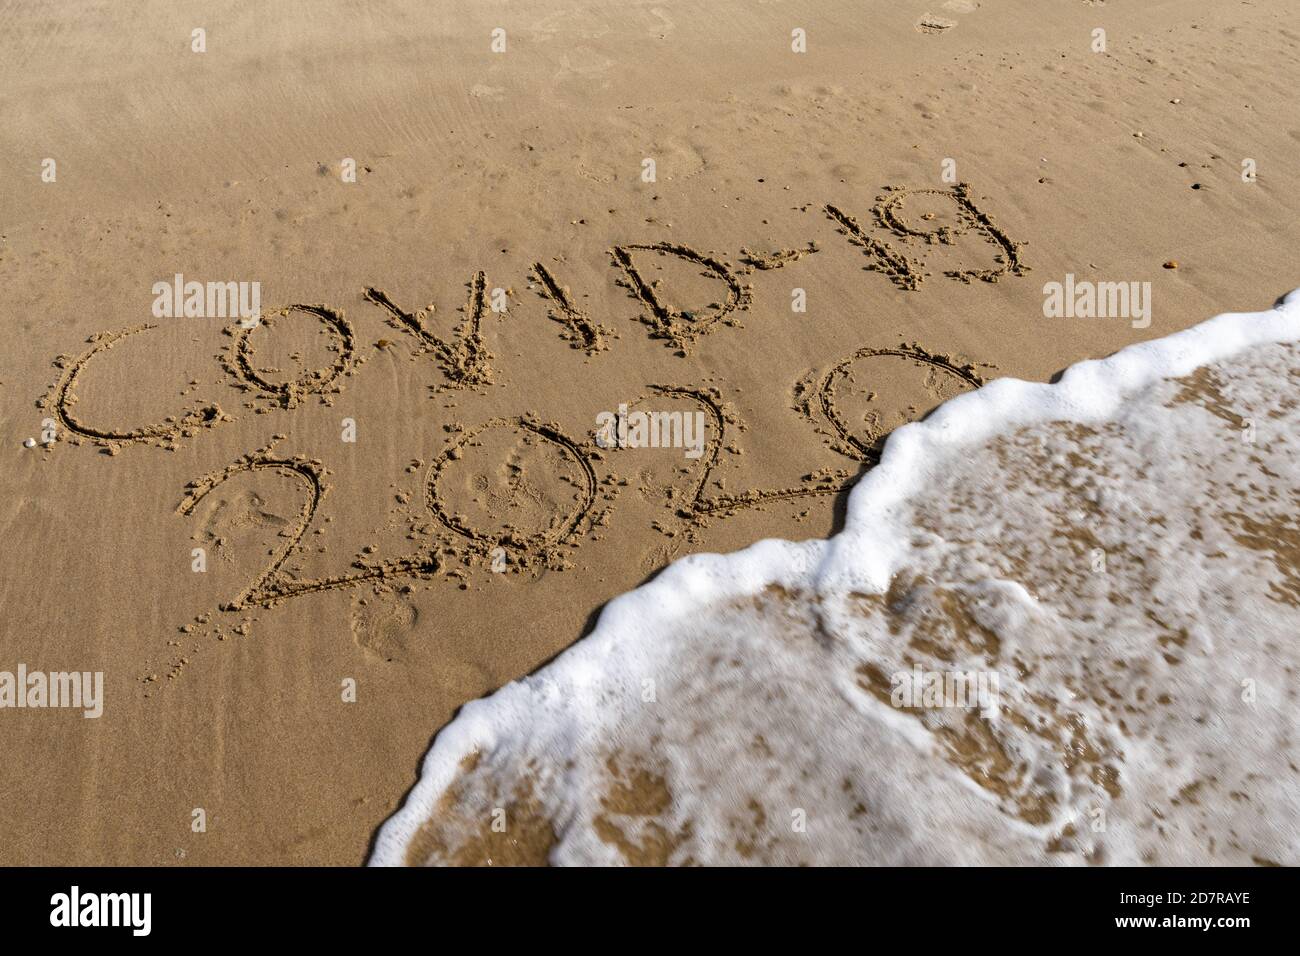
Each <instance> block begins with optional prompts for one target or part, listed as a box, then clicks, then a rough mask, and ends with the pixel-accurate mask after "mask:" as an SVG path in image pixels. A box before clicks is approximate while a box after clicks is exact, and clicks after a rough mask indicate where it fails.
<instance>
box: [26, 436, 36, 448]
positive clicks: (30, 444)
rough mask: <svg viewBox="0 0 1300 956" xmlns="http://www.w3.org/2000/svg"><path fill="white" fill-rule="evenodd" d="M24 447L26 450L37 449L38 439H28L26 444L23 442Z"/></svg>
mask: <svg viewBox="0 0 1300 956" xmlns="http://www.w3.org/2000/svg"><path fill="white" fill-rule="evenodd" d="M23 446H24V447H25V448H35V447H36V439H35V438H29V439H27V440H26V441H25V442H23Z"/></svg>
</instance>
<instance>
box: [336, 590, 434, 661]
mask: <svg viewBox="0 0 1300 956" xmlns="http://www.w3.org/2000/svg"><path fill="white" fill-rule="evenodd" d="M362 600H363V599H361V598H357V599H355V600H354V601H353V602H352V640H353V641H354V642H355V643H356V645H357V647H359V648H361V649H362V650H363V651H365V653H366V657H368V658H370V659H372V660H382V661H389V662H392V661H400V660H402V659H403V658H404V657H405V656H406V652H407V649H408V647H409V644H410V639H411V635H412V634H414V632H415V625H416V622H417V621H418V620H419V619H420V612H419V611H418V610H416V609H415V607H414V605H412V604H409V603H407V602H406V601H404V600H402V599H401V598H399V597H396V596H395V595H394V596H388V597H373V596H372V597H369V598H366V599H364V600H365V603H362Z"/></svg>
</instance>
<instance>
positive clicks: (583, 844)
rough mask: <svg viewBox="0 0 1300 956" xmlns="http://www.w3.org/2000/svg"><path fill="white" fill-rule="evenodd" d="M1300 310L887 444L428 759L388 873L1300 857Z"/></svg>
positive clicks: (998, 396)
mask: <svg viewBox="0 0 1300 956" xmlns="http://www.w3.org/2000/svg"><path fill="white" fill-rule="evenodd" d="M1298 340H1300V292H1297V293H1292V294H1291V295H1290V296H1288V297H1287V298H1286V299H1285V300H1284V301H1283V302H1281V303H1279V304H1278V306H1277V307H1275V308H1274V309H1273V310H1270V311H1268V312H1260V313H1241V314H1228V315H1221V316H1218V317H1216V318H1214V319H1212V320H1210V321H1208V322H1205V323H1202V324H1201V325H1199V326H1196V327H1195V328H1192V329H1188V330H1186V331H1184V332H1180V333H1177V334H1175V335H1172V336H1168V337H1166V338H1163V339H1159V340H1154V341H1151V342H1146V343H1143V344H1140V345H1136V346H1133V347H1130V348H1127V349H1124V350H1123V351H1121V352H1119V353H1116V354H1115V355H1113V356H1110V357H1109V358H1106V359H1103V360H1098V361H1089V362H1083V363H1080V364H1078V365H1075V366H1073V367H1071V368H1070V369H1069V370H1067V371H1066V373H1065V374H1064V375H1063V376H1062V377H1061V378H1060V380H1059V381H1058V382H1056V383H1054V384H1050V385H1049V384H1037V383H1028V382H1021V381H1015V380H1010V379H1002V380H998V381H995V382H993V383H991V384H989V385H987V386H985V387H983V388H981V389H979V390H978V391H975V392H972V393H969V394H966V395H962V396H960V397H958V398H956V399H953V400H952V401H949V402H947V403H946V404H944V405H943V406H941V407H940V408H939V409H937V410H936V411H935V412H934V413H933V414H932V415H930V416H929V417H928V418H927V419H926V420H925V421H923V422H918V423H915V424H911V425H907V426H904V427H903V428H900V429H898V430H897V431H895V432H894V433H893V434H892V435H891V437H890V438H889V441H888V442H887V444H886V447H885V450H884V454H883V457H882V460H881V463H880V464H879V465H878V466H877V467H876V468H874V469H873V470H872V471H871V472H870V473H869V474H868V475H867V476H865V477H864V478H863V480H862V481H861V482H859V484H858V485H857V487H856V488H855V489H854V490H853V492H852V495H851V497H850V500H849V507H848V515H847V518H846V524H845V528H844V530H843V531H841V532H840V533H839V534H838V535H836V536H834V537H833V538H831V539H830V540H828V541H808V542H802V543H791V542H784V541H772V540H769V541H763V542H760V543H758V544H756V545H754V546H752V547H750V548H748V549H746V550H744V551H741V552H738V553H736V554H731V555H725V556H720V555H693V556H691V557H688V558H684V559H682V560H680V561H677V562H675V563H674V564H672V565H671V566H670V567H668V568H667V569H666V570H665V571H664V572H663V573H662V574H661V575H659V576H658V577H656V578H655V579H654V580H653V581H651V582H649V583H648V584H646V585H644V586H642V587H640V588H638V589H636V590H635V591H633V592H630V593H629V594H626V595H623V596H621V597H619V598H617V599H616V600H614V601H612V602H610V604H609V605H607V606H606V608H605V609H604V611H603V612H602V614H601V616H600V620H599V623H598V626H597V627H596V629H595V631H594V632H593V633H592V634H591V635H590V636H589V637H587V638H586V639H584V640H582V641H580V642H579V643H578V644H576V645H574V646H573V647H572V648H570V649H569V650H568V651H566V652H565V653H564V654H562V655H560V656H559V657H558V658H557V659H556V660H555V661H554V662H552V663H551V664H549V665H547V666H546V667H544V668H542V669H541V670H540V671H538V672H537V673H536V674H534V675H532V676H530V677H528V678H526V679H524V680H521V681H517V682H515V683H512V684H510V685H508V686H506V687H504V688H502V689H501V690H500V691H498V692H497V693H495V694H493V695H492V696H490V697H487V698H485V699H483V700H479V701H475V702H473V703H470V704H468V705H467V706H466V707H464V708H463V709H462V711H461V712H460V713H459V715H458V716H457V717H456V719H455V720H453V721H452V722H451V723H450V724H449V725H448V726H447V727H446V728H444V729H443V731H442V732H441V733H440V734H439V735H438V737H437V739H436V740H435V741H434V744H433V746H432V748H431V749H430V751H429V753H428V755H427V756H426V758H425V761H424V764H423V768H422V772H421V775H420V779H419V781H418V783H417V784H416V786H415V787H414V789H413V790H412V791H411V793H410V794H409V795H408V797H407V800H406V802H405V804H404V806H403V807H402V808H401V810H400V811H399V812H398V813H396V814H395V815H394V816H393V817H392V818H391V819H389V820H388V821H387V822H386V823H385V824H384V826H383V828H382V829H381V831H380V833H379V834H378V837H377V839H376V843H375V848H374V853H373V856H372V859H371V863H372V864H375V865H392V864H403V863H410V864H430V863H432V864H438V863H490V864H496V865H502V864H511V863H547V862H549V863H555V864H650V863H668V864H692V863H694V864H730V863H776V864H796V863H809V864H1040V865H1041V864H1067V865H1068V864H1098V863H1100V864H1202V863H1212V864H1250V863H1252V862H1253V863H1282V864H1290V865H1294V864H1296V863H1298V862H1300V785H1298V784H1300V780H1298V779H1297V778H1298V777H1300V755H1298V754H1297V753H1296V724H1297V720H1298V719H1300V708H1297V706H1296V703H1297V701H1296V687H1297V682H1296V671H1297V666H1300V649H1298V648H1297V645H1296V643H1295V635H1296V634H1297V633H1300V528H1298V526H1297V522H1298V521H1300V508H1297V503H1300V456H1298V455H1297V454H1296V452H1297V447H1296V446H1297V443H1298V442H1300V404H1298V402H1297V396H1300V388H1297V386H1300V348H1298V347H1297V345H1295V344H1293V343H1296V342H1297V341H1298Z"/></svg>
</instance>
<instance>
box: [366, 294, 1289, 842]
mask: <svg viewBox="0 0 1300 956" xmlns="http://www.w3.org/2000/svg"><path fill="white" fill-rule="evenodd" d="M1297 340H1300V289H1296V290H1295V291H1293V292H1291V293H1289V294H1288V295H1286V296H1284V297H1283V298H1282V299H1281V300H1279V301H1278V302H1277V304H1276V305H1275V306H1274V307H1273V308H1272V309H1269V310H1267V311H1264V312H1228V313H1224V314H1221V315H1217V316H1215V317H1214V318H1212V319H1208V320H1207V321H1205V322H1202V323H1200V324H1199V325H1195V326H1193V327H1191V328H1189V329H1184V330H1183V331H1180V332H1175V333H1172V334H1170V335H1167V336H1164V337H1163V338H1159V339H1152V340H1149V341H1146V342H1140V343H1137V344H1135V345H1130V346H1127V347H1126V348H1124V349H1121V350H1120V351H1118V352H1116V353H1114V354H1113V355H1110V356H1108V357H1106V358H1103V359H1089V360H1085V361H1082V362H1079V363H1077V364H1075V365H1072V366H1070V367H1069V368H1068V369H1067V370H1066V371H1065V373H1064V374H1062V375H1061V376H1060V378H1059V379H1058V380H1057V381H1056V382H1052V383H1044V382H1026V381H1022V380H1020V379H1014V378H1002V379H997V380H995V381H993V382H990V383H989V384H987V385H985V386H983V387H982V388H979V389H976V390H975V391H972V392H966V393H964V394H962V395H959V396H957V397H955V398H953V399H950V400H949V401H947V402H945V403H944V404H943V405H941V406H940V407H939V408H937V409H935V410H934V411H933V412H932V413H931V414H930V415H928V416H927V417H926V418H924V419H923V420H921V421H917V422H912V423H909V424H907V425H904V426H902V427H900V428H898V429H895V430H894V431H893V432H892V433H891V434H890V436H889V438H888V440H887V441H886V443H885V447H884V449H883V451H882V454H881V459H880V463H879V464H878V465H876V467H875V468H873V469H871V470H870V471H869V472H867V474H866V475H865V476H864V477H863V479H862V480H861V481H859V482H858V484H857V485H856V486H855V487H854V488H853V490H852V491H851V492H850V495H849V500H848V508H847V517H846V520H845V526H844V528H843V530H841V531H840V532H839V533H838V534H836V535H834V536H832V537H831V538H830V539H828V540H811V541H804V542H798V543H796V542H790V541H784V540H780V539H775V538H768V539H764V540H762V541H759V542H757V543H756V544H753V545H750V546H749V547H748V548H745V549H743V550H741V551H736V552H733V553H731V554H726V555H721V554H708V553H702V554H693V555H690V556H688V557H684V558H681V559H679V560H677V561H674V562H673V563H672V564H670V565H669V566H668V567H667V568H665V569H664V570H663V571H662V572H661V573H660V574H659V575H658V576H656V577H655V578H654V579H653V580H651V581H649V582H647V583H645V584H643V585H641V586H640V587H638V588H636V589H634V590H632V591H629V592H627V593H626V594H622V595H620V596H618V597H617V598H614V599H613V600H612V601H610V602H609V603H608V604H606V605H605V607H604V609H603V610H602V611H601V613H600V617H599V619H598V620H597V624H596V627H595V629H594V630H593V631H592V633H591V634H589V635H588V636H587V637H585V638H583V639H582V640H580V641H578V642H577V643H576V644H574V645H573V646H572V647H570V648H568V649H567V650H565V651H564V652H563V653H561V654H560V655H559V656H558V657H556V658H555V660H553V661H552V662H550V663H549V664H547V665H545V666H543V667H542V668H541V669H540V670H538V671H537V672H536V673H534V674H532V675H530V676H528V677H525V678H523V679H522V680H518V681H512V682H511V683H509V684H506V685H505V686H504V687H502V688H501V689H500V690H498V691H496V692H495V693H493V694H491V695H489V696H487V697H484V698H481V699H479V700H475V701H471V702H470V703H468V704H466V705H465V706H464V707H463V708H461V710H460V711H459V713H458V714H457V715H456V716H455V717H454V718H453V719H452V721H451V722H450V723H449V724H447V726H446V727H444V728H443V729H442V730H441V731H440V732H439V733H438V734H437V736H436V737H435V739H434V741H433V744H432V746H431V747H430V748H429V751H428V753H427V754H425V757H424V760H423V762H422V765H421V769H420V777H419V779H418V780H417V781H416V784H415V786H414V787H413V788H412V789H411V791H410V793H409V794H408V795H407V798H406V800H405V801H404V803H403V804H402V807H401V808H400V809H399V810H398V811H397V812H396V813H395V814H393V816H391V817H389V819H388V820H387V821H385V822H384V824H383V825H382V826H381V827H380V829H379V832H378V834H377V835H376V837H375V844H374V851H373V853H372V854H371V857H370V860H369V864H368V865H370V866H396V865H401V864H403V863H404V862H405V853H406V849H407V845H408V841H409V837H410V836H411V835H413V834H414V833H416V832H417V831H418V830H419V828H420V826H421V825H422V824H423V823H424V822H425V821H426V820H428V819H429V818H430V817H431V816H432V814H433V810H434V807H435V806H436V804H437V802H438V799H439V798H440V797H441V796H442V794H443V793H444V792H445V791H446V789H447V788H448V787H449V786H450V785H451V783H452V782H453V781H454V779H455V777H456V774H457V773H458V771H459V770H460V761H461V759H462V758H463V757H464V756H465V755H466V754H469V753H473V752H475V751H480V752H491V751H492V749H493V748H494V747H495V746H496V744H497V743H498V741H499V740H501V739H502V737H503V736H506V735H507V733H508V731H509V728H510V727H512V726H514V727H521V728H526V727H527V726H528V724H529V712H530V710H531V708H530V704H531V703H532V702H533V701H535V700H536V699H537V698H538V697H543V698H544V697H547V696H549V695H550V694H551V693H554V692H555V691H556V690H557V689H558V687H559V686H560V685H561V684H563V685H565V686H566V687H567V688H570V689H573V688H582V687H591V686H593V685H595V684H597V683H598V681H599V680H600V678H601V677H603V676H605V675H606V674H607V673H608V669H607V668H605V667H603V666H602V661H603V660H604V659H606V658H607V657H608V655H610V654H611V653H613V652H615V651H618V650H620V648H618V647H617V646H616V643H617V642H619V641H620V639H621V638H623V637H624V636H625V635H637V634H641V635H643V636H644V638H645V639H646V640H653V635H654V634H655V633H656V632H658V631H661V630H662V629H664V628H666V627H671V626H672V624H673V622H674V621H678V620H681V619H682V618H683V617H685V616H687V615H692V614H699V613H701V612H703V611H704V610H706V609H707V608H709V607H711V606H716V605H717V604H719V603H720V602H725V601H728V600H734V599H736V598H740V597H746V596H750V595H753V594H756V593H758V592H759V591H762V590H763V589H764V588H766V587H769V586H771V585H774V584H777V585H781V586H784V587H787V588H791V589H797V588H800V587H805V588H806V587H809V586H811V587H815V588H816V590H817V591H818V592H819V593H821V594H834V593H839V594H843V593H847V592H849V591H863V592H871V593H881V592H883V591H885V590H886V589H887V588H888V586H889V582H890V580H891V578H892V577H893V572H894V569H895V568H896V567H897V566H898V562H899V560H900V559H901V557H902V556H903V553H904V552H905V549H906V541H905V535H904V534H902V532H905V530H906V529H904V528H900V527H899V526H898V520H897V517H898V515H899V514H900V512H901V511H902V510H903V506H904V504H905V503H906V501H907V500H908V498H909V496H911V495H912V494H914V493H916V492H917V491H919V490H921V489H922V488H924V487H925V479H926V477H927V475H930V474H933V473H934V472H935V471H936V470H938V469H941V468H942V467H943V464H944V461H945V460H947V459H949V458H950V457H951V456H952V455H954V454H959V453H960V452H961V450H962V449H966V448H970V447H973V446H978V445H981V444H983V443H985V442H987V441H989V440H990V439H992V438H994V437H996V436H998V435H1003V434H1008V433H1010V432H1012V431H1014V430H1016V429H1019V428H1023V427H1025V426H1028V425H1033V424H1039V423H1045V422H1051V421H1070V422H1077V423H1081V424H1088V423H1096V422H1101V421H1106V420H1108V419H1111V418H1114V417H1115V416H1116V415H1117V413H1118V412H1119V411H1120V410H1121V409H1122V406H1123V403H1124V401H1125V399H1126V398H1128V397H1129V396H1131V395H1133V394H1135V393H1137V392H1139V391H1141V390H1142V389H1144V388H1146V387H1148V386H1150V385H1152V384H1154V383H1156V382H1158V381H1160V380H1162V379H1167V378H1178V377H1181V376H1184V375H1188V374H1190V373H1192V372H1194V371H1195V370H1196V369H1198V368H1200V367H1202V366H1204V365H1209V364H1211V363H1214V362H1218V361H1222V360H1224V359H1226V358H1229V357H1231V356H1233V355H1235V354H1237V353H1239V352H1242V351H1244V350H1246V349H1248V348H1252V347H1255V346H1262V345H1270V344H1275V343H1279V342H1292V341H1297ZM616 666H617V665H616ZM573 743H574V744H575V745H577V743H578V742H577V741H573Z"/></svg>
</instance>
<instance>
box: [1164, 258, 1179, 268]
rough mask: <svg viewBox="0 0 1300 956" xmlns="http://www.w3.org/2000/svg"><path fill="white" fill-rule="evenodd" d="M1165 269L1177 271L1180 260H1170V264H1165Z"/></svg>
mask: <svg viewBox="0 0 1300 956" xmlns="http://www.w3.org/2000/svg"><path fill="white" fill-rule="evenodd" d="M1165 268H1166V269H1177V268H1178V260H1177V259H1170V260H1169V261H1168V262H1166V263H1165Z"/></svg>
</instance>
